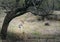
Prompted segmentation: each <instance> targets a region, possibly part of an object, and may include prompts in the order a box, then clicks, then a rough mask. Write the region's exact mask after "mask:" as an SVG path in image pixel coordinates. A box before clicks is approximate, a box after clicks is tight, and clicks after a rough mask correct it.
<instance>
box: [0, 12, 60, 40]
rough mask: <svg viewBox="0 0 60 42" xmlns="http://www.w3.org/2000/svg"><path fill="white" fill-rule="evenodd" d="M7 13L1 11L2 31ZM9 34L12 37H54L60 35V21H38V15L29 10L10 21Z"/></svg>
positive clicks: (0, 26) (0, 22)
mask: <svg viewBox="0 0 60 42" xmlns="http://www.w3.org/2000/svg"><path fill="white" fill-rule="evenodd" d="M5 15H6V14H5V13H4V12H1V13H0V31H1V28H2V23H3V20H4V17H5ZM46 22H48V23H49V25H48V26H46V25H45V23H46ZM7 34H8V35H7V36H8V38H10V39H12V38H13V39H14V38H16V39H29V38H39V37H40V38H54V37H57V36H58V35H59V36H60V21H49V20H45V21H38V16H34V15H32V14H31V13H30V12H28V13H26V14H24V15H22V16H19V17H16V18H14V19H13V20H12V21H11V22H10V24H9V26H8V31H7ZM59 36H58V37H59Z"/></svg>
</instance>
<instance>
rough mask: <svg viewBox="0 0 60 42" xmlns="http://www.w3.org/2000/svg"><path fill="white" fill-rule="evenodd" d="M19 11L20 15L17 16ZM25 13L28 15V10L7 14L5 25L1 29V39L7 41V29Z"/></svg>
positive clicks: (22, 9) (19, 9)
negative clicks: (12, 21) (16, 18)
mask: <svg viewBox="0 0 60 42" xmlns="http://www.w3.org/2000/svg"><path fill="white" fill-rule="evenodd" d="M24 9H25V10H24ZM19 11H20V14H17V13H18V12H19ZM24 13H26V8H18V9H16V10H14V11H11V12H8V13H7V15H6V17H5V19H4V22H3V25H2V29H1V39H4V40H5V39H6V36H7V29H8V26H9V23H10V21H11V20H12V19H13V18H15V17H17V16H21V15H23V14H24Z"/></svg>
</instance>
